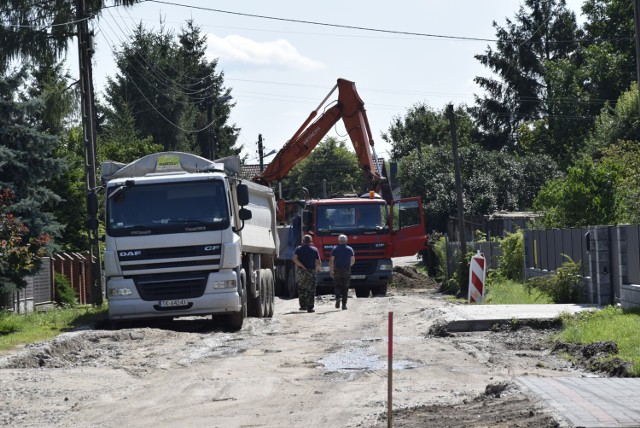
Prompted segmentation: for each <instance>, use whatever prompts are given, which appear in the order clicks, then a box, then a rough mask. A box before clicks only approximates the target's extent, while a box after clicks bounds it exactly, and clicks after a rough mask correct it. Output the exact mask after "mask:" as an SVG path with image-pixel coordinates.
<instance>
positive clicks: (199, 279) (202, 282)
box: [133, 272, 208, 300]
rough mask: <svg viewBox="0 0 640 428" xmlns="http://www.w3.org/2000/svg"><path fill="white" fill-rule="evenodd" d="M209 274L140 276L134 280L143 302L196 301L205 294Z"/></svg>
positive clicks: (190, 273) (187, 273)
mask: <svg viewBox="0 0 640 428" xmlns="http://www.w3.org/2000/svg"><path fill="white" fill-rule="evenodd" d="M207 277H208V273H207V272H178V273H170V274H156V275H140V276H136V277H134V278H133V282H134V283H135V285H136V289H137V290H138V294H139V295H140V298H141V299H142V300H171V299H194V298H196V297H200V296H202V295H203V294H204V291H205V288H206V287H207Z"/></svg>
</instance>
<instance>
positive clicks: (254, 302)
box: [249, 269, 267, 318]
mask: <svg viewBox="0 0 640 428" xmlns="http://www.w3.org/2000/svg"><path fill="white" fill-rule="evenodd" d="M263 270H264V269H261V270H260V275H259V276H260V281H258V284H256V287H257V289H258V297H250V298H249V302H250V305H249V310H250V311H251V313H252V314H253V316H254V317H256V318H264V316H265V308H266V304H265V301H264V300H265V298H266V294H267V293H266V287H265V280H264V275H263Z"/></svg>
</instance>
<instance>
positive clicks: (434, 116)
mask: <svg viewBox="0 0 640 428" xmlns="http://www.w3.org/2000/svg"><path fill="white" fill-rule="evenodd" d="M445 110H446V108H443V109H442V110H434V109H432V108H431V107H429V106H427V105H426V104H424V103H418V104H415V105H414V106H412V107H411V108H409V109H408V110H407V113H406V114H405V115H404V116H403V117H400V116H396V117H394V118H393V120H392V123H391V125H390V126H389V129H388V131H387V132H385V133H383V134H382V139H383V140H384V141H386V142H388V143H390V144H391V147H392V149H391V158H392V159H396V160H400V159H401V158H403V157H405V156H408V155H409V154H411V153H412V152H415V151H419V149H418V145H420V150H422V148H424V147H428V146H440V145H442V144H450V142H451V131H450V124H449V119H448V118H447V115H446V113H445ZM455 114H456V128H457V131H458V136H459V137H458V144H459V145H460V146H465V145H467V144H469V143H471V142H472V141H473V140H474V137H476V136H477V135H476V133H475V127H474V125H473V120H472V118H471V116H470V115H469V114H468V113H467V111H466V108H465V107H464V106H458V107H456V109H455Z"/></svg>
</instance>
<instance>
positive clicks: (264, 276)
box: [260, 269, 271, 318]
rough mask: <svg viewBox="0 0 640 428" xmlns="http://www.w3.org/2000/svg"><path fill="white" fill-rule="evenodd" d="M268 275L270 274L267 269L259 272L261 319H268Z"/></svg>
mask: <svg viewBox="0 0 640 428" xmlns="http://www.w3.org/2000/svg"><path fill="white" fill-rule="evenodd" d="M269 273H271V271H270V270H268V269H262V270H261V271H260V296H261V297H262V317H263V318H268V317H269V295H270V294H271V292H270V291H269V278H268V276H269Z"/></svg>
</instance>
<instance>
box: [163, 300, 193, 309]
mask: <svg viewBox="0 0 640 428" xmlns="http://www.w3.org/2000/svg"><path fill="white" fill-rule="evenodd" d="M188 304H189V302H187V301H186V300H185V299H174V300H160V307H161V308H174V307H176V306H187V305H188Z"/></svg>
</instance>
